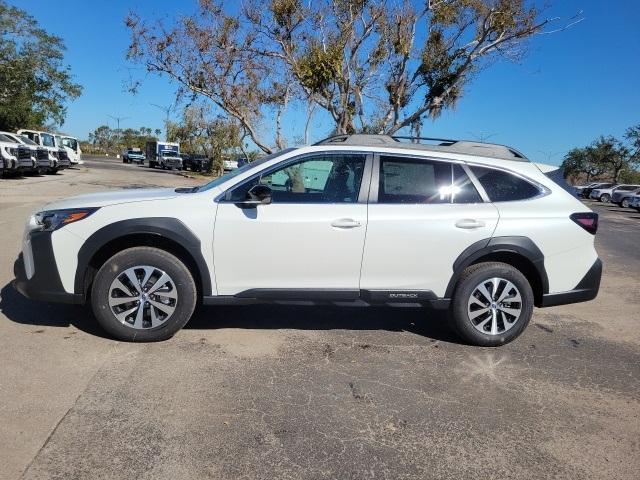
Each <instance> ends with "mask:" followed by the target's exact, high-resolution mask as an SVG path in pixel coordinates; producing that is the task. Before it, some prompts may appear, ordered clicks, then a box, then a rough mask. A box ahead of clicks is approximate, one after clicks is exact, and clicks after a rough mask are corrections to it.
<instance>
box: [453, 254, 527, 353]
mask: <svg viewBox="0 0 640 480" xmlns="http://www.w3.org/2000/svg"><path fill="white" fill-rule="evenodd" d="M532 314H533V292H532V290H531V286H530V285H529V282H528V281H527V279H526V278H525V277H524V275H522V273H521V272H520V271H519V270H517V269H515V268H514V267H512V266H511V265H508V264H506V263H500V262H487V263H479V264H476V265H472V266H470V267H468V268H467V269H466V270H465V271H464V272H463V273H462V275H461V276H460V280H459V281H458V284H457V286H456V289H455V292H454V295H453V300H452V305H451V310H450V315H451V321H452V325H453V328H454V329H455V330H456V331H457V332H458V334H459V335H460V336H461V337H462V338H463V339H464V340H465V341H466V342H468V343H470V344H473V345H478V346H483V347H495V346H499V345H504V344H505V343H509V342H511V341H512V340H514V339H515V338H517V337H518V336H519V335H520V334H521V333H522V332H523V331H524V329H525V328H526V327H527V325H528V324H529V320H530V319H531V315H532Z"/></svg>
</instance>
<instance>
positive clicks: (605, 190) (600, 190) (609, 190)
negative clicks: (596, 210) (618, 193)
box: [589, 184, 622, 203]
mask: <svg viewBox="0 0 640 480" xmlns="http://www.w3.org/2000/svg"><path fill="white" fill-rule="evenodd" d="M621 186H622V185H616V184H613V185H611V186H609V187H603V186H599V187H597V188H594V189H593V190H591V193H590V194H589V198H591V199H592V200H598V201H600V202H602V203H609V202H610V201H611V195H612V194H613V191H614V190H615V189H616V188H618V187H621Z"/></svg>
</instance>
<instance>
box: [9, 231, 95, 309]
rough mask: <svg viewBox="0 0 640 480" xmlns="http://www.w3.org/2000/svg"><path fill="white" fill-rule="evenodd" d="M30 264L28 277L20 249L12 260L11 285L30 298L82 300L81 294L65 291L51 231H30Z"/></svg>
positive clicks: (75, 301) (57, 300)
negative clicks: (15, 258)
mask: <svg viewBox="0 0 640 480" xmlns="http://www.w3.org/2000/svg"><path fill="white" fill-rule="evenodd" d="M29 240H30V242H31V246H30V249H31V253H30V255H31V257H32V268H30V270H31V272H30V273H31V277H30V278H29V276H28V275H27V269H26V268H25V260H24V255H23V254H22V253H21V254H20V255H19V256H18V259H17V260H16V261H15V263H14V264H13V274H14V276H15V280H14V282H13V285H14V287H15V288H16V290H17V291H18V292H20V293H21V294H22V295H24V296H25V297H27V298H30V299H32V300H42V301H45V302H59V303H74V304H83V303H84V300H85V299H84V295H82V294H77V293H68V292H67V291H65V289H64V287H63V286H62V282H61V280H60V275H59V273H58V269H57V267H56V261H55V257H54V255H53V247H52V244H51V232H31V233H30V234H29Z"/></svg>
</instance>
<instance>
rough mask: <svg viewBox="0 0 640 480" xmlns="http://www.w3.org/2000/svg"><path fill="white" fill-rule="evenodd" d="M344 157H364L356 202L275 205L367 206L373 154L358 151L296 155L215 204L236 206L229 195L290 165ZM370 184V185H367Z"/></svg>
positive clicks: (328, 151) (257, 173) (233, 188)
mask: <svg viewBox="0 0 640 480" xmlns="http://www.w3.org/2000/svg"><path fill="white" fill-rule="evenodd" d="M344 155H357V156H359V157H364V170H363V171H362V179H361V180H360V189H359V191H358V198H357V200H356V201H355V202H352V203H346V202H277V203H274V205H357V204H367V199H368V197H369V190H370V187H371V173H372V157H373V152H364V151H356V150H344V151H337V150H325V151H318V152H308V153H303V154H301V155H296V156H293V157H290V158H287V159H286V160H283V161H282V162H279V163H276V164H275V165H271V166H269V167H266V168H264V169H262V170H260V171H259V172H256V173H255V174H253V175H251V176H250V177H248V178H245V179H244V180H242V181H241V182H238V183H236V184H235V185H233V186H231V187H229V188H228V189H226V190H225V191H224V192H222V193H221V194H220V195H218V196H217V197H216V198H214V202H216V203H225V204H235V203H237V201H235V202H234V201H232V200H227V199H226V197H227V194H229V193H230V192H232V191H233V190H235V189H237V188H241V187H242V186H243V185H245V184H247V183H249V182H251V181H253V180H254V179H256V178H258V177H261V176H263V175H268V174H270V173H271V172H273V171H275V170H279V169H281V168H286V167H287V166H288V165H291V164H294V163H299V162H303V161H306V160H311V159H313V158H314V157H327V156H344ZM366 182H369V185H367V184H366Z"/></svg>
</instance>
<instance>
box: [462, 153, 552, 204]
mask: <svg viewBox="0 0 640 480" xmlns="http://www.w3.org/2000/svg"><path fill="white" fill-rule="evenodd" d="M467 166H468V167H469V172H470V173H471V174H473V178H474V179H475V180H476V181H477V182H478V185H479V186H480V187H481V188H482V192H483V193H484V195H485V196H486V198H487V199H488V202H489V203H511V202H528V201H530V200H536V199H538V198H542V197H546V196H547V195H550V194H551V190H550V189H549V188H547V187H545V186H544V185H542V184H541V183H540V182H536V181H535V180H532V179H530V178H529V177H527V176H526V175H522V174H521V173H519V172H514V171H513V170H511V169H508V168H501V167H495V166H493V165H486V164H483V163H477V162H469V163H468V164H467ZM471 167H481V168H488V169H491V170H498V171H500V172H505V173H508V174H510V175H513V176H515V177H518V178H519V179H520V180H523V181H525V182H527V183H528V184H529V185H531V186H532V187H534V188H535V189H537V190H538V194H537V195H534V196H533V197H529V198H523V199H520V200H500V201H493V200H491V198H490V197H489V195H488V194H487V192H486V191H485V189H484V187H483V186H482V184H481V183H480V180H478V178H477V177H476V175H475V173H473V171H472V169H471Z"/></svg>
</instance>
